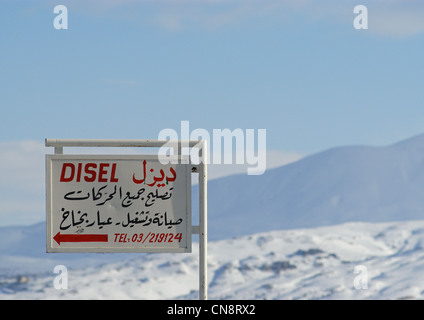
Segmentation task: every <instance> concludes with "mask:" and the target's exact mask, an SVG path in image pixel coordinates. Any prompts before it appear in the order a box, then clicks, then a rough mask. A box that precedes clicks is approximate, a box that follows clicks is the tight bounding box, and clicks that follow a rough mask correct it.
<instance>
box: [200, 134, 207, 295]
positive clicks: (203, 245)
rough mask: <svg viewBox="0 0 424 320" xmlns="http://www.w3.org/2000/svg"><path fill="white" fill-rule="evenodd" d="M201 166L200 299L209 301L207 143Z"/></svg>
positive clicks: (202, 152)
mask: <svg viewBox="0 0 424 320" xmlns="http://www.w3.org/2000/svg"><path fill="white" fill-rule="evenodd" d="M200 150H201V155H202V157H201V159H202V161H201V163H200V165H199V169H200V170H199V229H200V230H199V299H200V300H207V299H208V261H207V256H208V233H207V227H208V225H207V221H208V203H207V192H208V191H207V181H208V180H207V177H208V170H207V141H206V140H204V141H203V143H202V148H201V149H200Z"/></svg>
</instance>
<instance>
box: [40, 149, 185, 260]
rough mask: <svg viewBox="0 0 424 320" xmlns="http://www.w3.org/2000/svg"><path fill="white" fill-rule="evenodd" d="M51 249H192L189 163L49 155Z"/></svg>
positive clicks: (130, 157)
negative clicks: (164, 163)
mask: <svg viewBox="0 0 424 320" xmlns="http://www.w3.org/2000/svg"><path fill="white" fill-rule="evenodd" d="M46 179H47V181H46V188H47V208H46V209H47V252H191V237H192V230H191V170H190V166H189V163H188V160H186V159H183V158H180V159H178V164H168V165H163V164H161V163H160V162H159V160H158V157H157V156H153V155H151V156H149V155H142V156H141V155H125V156H123V155H59V154H55V155H46Z"/></svg>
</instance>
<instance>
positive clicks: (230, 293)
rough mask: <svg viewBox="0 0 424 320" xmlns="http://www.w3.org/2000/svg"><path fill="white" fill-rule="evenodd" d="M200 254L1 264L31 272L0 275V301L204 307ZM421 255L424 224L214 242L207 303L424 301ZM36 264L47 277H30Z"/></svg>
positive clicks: (344, 227) (353, 226)
mask: <svg viewBox="0 0 424 320" xmlns="http://www.w3.org/2000/svg"><path fill="white" fill-rule="evenodd" d="M197 248H198V246H197V243H194V244H193V253H183V254H166V253H161V254H158V253H151V254H130V255H126V256H122V255H121V256H119V257H118V256H116V255H115V257H114V254H90V255H87V257H89V259H88V260H87V261H85V263H84V264H80V267H77V266H78V264H79V263H78V262H77V261H78V260H80V259H81V258H84V255H83V254H81V255H78V258H75V259H70V258H62V255H60V254H59V255H58V254H49V257H50V256H51V259H52V260H51V261H50V262H51V264H50V266H47V264H46V258H44V257H32V258H31V257H28V256H19V255H10V256H2V260H1V263H2V266H3V267H4V266H5V263H10V266H12V265H13V264H14V263H16V261H18V260H19V264H20V265H21V266H26V270H27V271H26V272H16V270H9V272H3V276H1V278H0V299H198V250H197ZM423 249H424V221H408V222H391V223H357V222H352V223H346V224H341V225H334V226H328V227H318V228H311V229H296V230H283V231H270V232H265V233H258V234H253V235H249V236H243V237H238V238H233V239H226V240H220V241H213V242H210V243H209V254H208V278H209V279H208V283H209V299H249V300H256V299H421V298H423V297H424V250H423ZM71 255H72V254H71ZM80 261H82V260H80ZM105 261H111V262H108V263H106V262H105ZM60 264H63V265H65V266H67V267H68V275H67V276H68V277H67V279H68V280H67V282H68V283H67V289H56V288H55V286H54V281H55V278H56V277H61V276H63V274H62V273H54V272H53V269H54V266H55V265H60ZM37 265H43V266H44V270H43V271H41V270H40V269H43V268H40V267H38V268H35V269H34V270H33V271H31V266H37ZM22 271H23V270H22ZM355 272H356V273H355ZM62 284H63V282H62Z"/></svg>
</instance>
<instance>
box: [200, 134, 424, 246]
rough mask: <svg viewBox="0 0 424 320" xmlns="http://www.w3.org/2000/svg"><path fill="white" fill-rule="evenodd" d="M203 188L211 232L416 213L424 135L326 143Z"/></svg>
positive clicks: (217, 235) (422, 186) (423, 192)
mask: <svg viewBox="0 0 424 320" xmlns="http://www.w3.org/2000/svg"><path fill="white" fill-rule="evenodd" d="M195 191H197V189H196V190H195ZM208 196H209V198H208V204H209V225H208V226H209V236H210V238H211V239H223V238H226V237H231V236H239V235H248V234H251V233H255V232H262V231H271V230H280V229H289V228H304V227H315V226H325V225H333V224H339V223H344V222H349V221H363V222H384V221H405V220H413V219H417V220H420V219H423V218H424V135H421V136H417V137H414V138H412V139H409V140H406V141H403V142H400V143H398V144H395V145H392V146H388V147H359V146H358V147H340V148H335V149H331V150H328V151H324V152H321V153H319V154H315V155H312V156H309V157H306V158H303V159H301V160H299V161H297V162H295V163H292V164H289V165H286V166H283V167H279V168H276V169H272V170H267V171H266V172H265V174H263V175H261V176H247V175H237V176H230V177H226V178H222V179H217V180H214V181H210V182H209V185H208ZM195 199H196V198H195ZM193 208H197V203H196V204H194V205H193Z"/></svg>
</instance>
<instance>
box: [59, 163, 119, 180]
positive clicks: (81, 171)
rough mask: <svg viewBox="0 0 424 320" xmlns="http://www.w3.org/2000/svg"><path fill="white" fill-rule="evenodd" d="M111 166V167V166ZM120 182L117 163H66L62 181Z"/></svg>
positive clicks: (63, 168)
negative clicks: (117, 174) (117, 175)
mask: <svg viewBox="0 0 424 320" xmlns="http://www.w3.org/2000/svg"><path fill="white" fill-rule="evenodd" d="M109 167H110V168H109ZM82 179H83V181H85V182H96V181H97V182H118V178H116V163H112V164H111V163H98V164H97V163H91V162H89V163H85V164H83V163H77V164H74V163H64V164H63V165H62V173H61V174H60V182H71V181H76V182H81V180H82Z"/></svg>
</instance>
